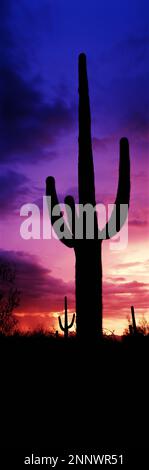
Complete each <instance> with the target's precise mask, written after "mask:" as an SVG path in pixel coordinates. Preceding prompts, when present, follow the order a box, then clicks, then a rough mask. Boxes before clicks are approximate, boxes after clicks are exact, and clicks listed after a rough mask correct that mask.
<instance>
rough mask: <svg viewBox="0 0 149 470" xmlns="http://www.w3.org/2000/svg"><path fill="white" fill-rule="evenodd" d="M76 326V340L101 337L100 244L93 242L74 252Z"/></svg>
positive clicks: (89, 241) (87, 242) (88, 242)
mask: <svg viewBox="0 0 149 470" xmlns="http://www.w3.org/2000/svg"><path fill="white" fill-rule="evenodd" d="M86 261H87V262H86ZM76 326H77V336H78V338H82V339H83V338H84V339H85V340H87V339H90V340H92V339H94V340H95V339H96V338H99V336H101V335H102V263H101V243H100V244H99V242H97V243H95V241H94V240H87V241H86V243H84V246H82V247H81V249H80V250H77V251H76Z"/></svg>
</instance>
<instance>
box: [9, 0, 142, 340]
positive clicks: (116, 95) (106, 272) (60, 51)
mask: <svg viewBox="0 0 149 470" xmlns="http://www.w3.org/2000/svg"><path fill="white" fill-rule="evenodd" d="M148 24H149V5H148V1H147V0H146V1H145V0H135V1H134V0H131V2H130V1H128V0H125V1H123V0H122V1H121V2H119V1H118V0H113V1H112V2H111V1H110V0H104V2H103V1H101V0H98V1H97V0H92V1H90V0H89V1H87V0H82V1H81V2H80V1H79V0H75V1H74V0H71V2H70V1H68V0H54V1H50V0H32V2H30V1H29V0H20V1H19V2H18V1H16V0H1V4H0V58H1V60H0V69H1V70H0V77H1V78H0V262H1V261H2V262H3V261H6V262H7V261H9V262H11V263H13V264H14V265H15V267H16V284H17V286H18V288H19V289H20V291H21V302H20V306H19V307H18V309H17V310H16V314H17V318H18V320H19V326H20V328H21V329H23V330H24V329H31V330H32V329H33V328H38V327H39V326H43V327H44V328H47V329H50V330H52V331H53V330H56V329H57V328H58V322H57V317H58V314H59V313H62V312H63V299H64V295H67V296H68V306H69V312H70V317H71V313H72V312H74V311H75V284H74V263H75V259H74V253H73V250H69V249H67V248H66V247H64V245H62V244H61V243H60V241H58V240H55V239H52V240H43V239H42V237H41V239H40V240H23V239H22V237H21V235H20V226H21V223H22V218H21V217H20V208H21V206H22V205H23V204H27V203H36V204H38V205H39V208H40V213H41V217H40V221H41V232H42V197H43V196H44V195H45V179H46V177H47V176H48V175H53V176H54V177H55V179H56V185H57V192H58V194H59V196H60V199H61V201H63V199H64V197H65V195H66V194H73V195H75V196H76V198H77V191H78V189H77V185H78V182H77V158H78V55H79V53H80V52H85V53H86V56H87V68H88V80H89V91H90V103H91V114H92V142H93V154H94V167H95V182H96V200H97V202H102V203H114V200H115V195H116V189H117V181H118V164H119V140H120V138H121V137H123V136H126V137H127V138H128V139H129V145H130V157H131V200H130V210H129V219H128V245H127V246H126V247H125V248H124V249H123V250H121V251H119V250H117V251H112V250H111V245H110V242H108V241H105V242H104V243H103V254H102V258H103V319H104V328H105V329H106V331H109V330H114V331H115V333H117V334H121V332H122V331H123V329H124V328H125V327H126V326H127V323H128V316H129V315H130V306H131V305H134V306H135V311H136V318H137V321H138V322H139V321H140V319H141V318H142V316H144V315H145V317H146V318H147V319H148V320H149V296H148V292H149V282H148V270H149V250H148V248H149V243H148V240H149V218H148V213H149V212H148V202H149V161H148V155H149V132H148V123H149V91H148V83H149V68H148V56H149V26H148Z"/></svg>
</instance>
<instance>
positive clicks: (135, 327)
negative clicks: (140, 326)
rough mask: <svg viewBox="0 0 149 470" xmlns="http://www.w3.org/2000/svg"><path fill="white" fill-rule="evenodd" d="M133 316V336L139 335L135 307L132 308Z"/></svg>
mask: <svg viewBox="0 0 149 470" xmlns="http://www.w3.org/2000/svg"><path fill="white" fill-rule="evenodd" d="M131 315H132V329H133V334H134V335H136V334H137V325H136V319H135V309H134V307H133V305H132V306H131Z"/></svg>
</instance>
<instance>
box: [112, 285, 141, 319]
mask: <svg viewBox="0 0 149 470" xmlns="http://www.w3.org/2000/svg"><path fill="white" fill-rule="evenodd" d="M148 293H149V284H148V283H145V282H138V281H135V280H134V281H131V282H119V281H118V279H116V278H115V279H114V280H113V282H104V284H103V302H104V314H105V317H108V318H110V317H111V318H112V317H113V318H114V317H116V318H119V320H121V318H126V313H127V314H130V306H131V305H135V306H136V309H137V311H139V312H140V311H141V312H142V313H145V312H147V310H148Z"/></svg>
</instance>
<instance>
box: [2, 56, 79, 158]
mask: <svg viewBox="0 0 149 470" xmlns="http://www.w3.org/2000/svg"><path fill="white" fill-rule="evenodd" d="M0 76H1V78H0V161H1V163H2V162H3V163H5V162H6V161H9V162H10V161H11V160H14V159H19V160H20V161H21V162H22V161H23V162H27V161H30V162H34V161H36V160H39V159H41V158H42V157H43V155H44V157H46V155H48V157H49V155H50V157H51V158H52V154H51V146H52V145H53V144H54V143H55V142H56V141H57V139H58V137H59V136H60V134H62V133H63V131H65V132H68V130H70V129H71V127H72V123H73V110H72V108H70V107H68V106H67V105H66V104H65V102H64V101H63V99H62V98H60V97H57V99H55V101H54V102H52V103H47V102H45V101H44V99H43V96H42V93H41V92H40V91H39V89H37V84H35V82H34V81H32V82H31V81H30V82H28V81H25V80H24V79H23V78H22V77H21V75H19V73H18V72H17V71H16V70H15V69H14V67H13V66H12V65H11V66H10V65H8V66H7V67H6V66H5V67H2V68H1V70H0ZM54 156H55V154H54V152H53V158H54Z"/></svg>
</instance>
